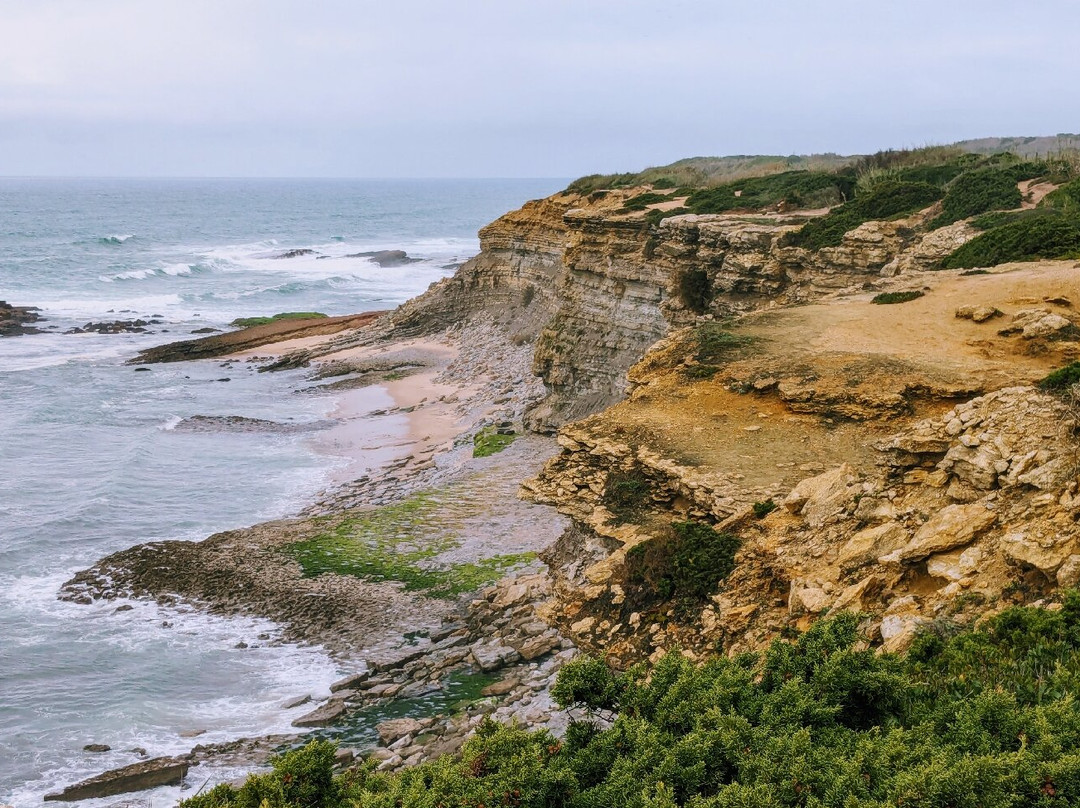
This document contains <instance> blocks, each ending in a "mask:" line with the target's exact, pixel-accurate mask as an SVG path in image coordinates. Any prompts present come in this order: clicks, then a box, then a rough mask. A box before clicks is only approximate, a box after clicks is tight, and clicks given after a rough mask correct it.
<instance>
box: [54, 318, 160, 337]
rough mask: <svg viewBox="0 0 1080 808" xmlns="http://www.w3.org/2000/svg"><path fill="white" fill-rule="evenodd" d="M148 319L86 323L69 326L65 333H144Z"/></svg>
mask: <svg viewBox="0 0 1080 808" xmlns="http://www.w3.org/2000/svg"><path fill="white" fill-rule="evenodd" d="M150 324H151V323H150V321H148V320H113V321H112V322H100V323H93V322H91V323H87V324H86V325H84V326H82V327H81V328H78V327H77V328H69V329H68V330H67V331H65V332H64V333H65V334H144V333H146V331H147V328H146V326H148V325H150Z"/></svg>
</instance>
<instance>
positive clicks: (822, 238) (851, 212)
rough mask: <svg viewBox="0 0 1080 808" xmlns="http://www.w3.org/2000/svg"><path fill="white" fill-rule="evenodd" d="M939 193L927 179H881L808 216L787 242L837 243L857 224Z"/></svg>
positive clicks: (814, 246)
mask: <svg viewBox="0 0 1080 808" xmlns="http://www.w3.org/2000/svg"><path fill="white" fill-rule="evenodd" d="M942 193H943V192H942V190H941V188H939V187H938V186H936V185H931V184H930V183H927V182H908V181H905V180H898V179H887V180H883V181H882V182H879V183H878V184H876V185H874V186H873V189H872V190H871V191H870V192H868V193H866V194H863V195H860V196H858V197H856V198H855V199H854V200H852V201H851V202H847V203H845V204H843V205H841V206H840V207H838V208H835V209H833V210H831V211H829V212H828V213H826V214H825V215H824V216H820V217H818V218H816V219H811V220H810V221H809V222H807V223H806V224H805V225H804V226H803V227H802V229H800V230H798V231H796V232H795V233H792V234H791V235H790V236H789V237H788V243H789V244H791V245H794V246H796V247H806V248H807V249H811V250H819V249H821V248H822V247H837V246H839V245H840V243H841V242H842V241H843V238H844V234H845V233H847V232H849V231H850V230H854V229H855V228H856V227H858V226H859V225H860V224H863V223H864V222H870V221H875V220H879V219H891V218H893V217H896V216H906V215H909V214H911V213H914V212H915V211H918V210H922V209H923V208H925V207H927V206H929V205H932V204H933V203H934V202H936V201H937V200H939V199H941V196H942Z"/></svg>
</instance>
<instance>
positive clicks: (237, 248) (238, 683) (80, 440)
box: [0, 179, 562, 808]
mask: <svg viewBox="0 0 1080 808" xmlns="http://www.w3.org/2000/svg"><path fill="white" fill-rule="evenodd" d="M561 184H562V183H560V182H558V181H550V180H544V181H460V182H458V181H443V182H426V183H425V182H398V183H394V182H345V181H233V180H210V181H206V180H200V181H188V180H167V181H166V180H22V179H20V180H10V179H0V299H6V300H8V301H9V302H11V303H15V304H18V305H37V306H40V307H42V309H43V312H42V314H43V315H44V316H45V317H46V318H47V320H46V321H45V322H42V323H40V325H41V326H55V328H54V329H52V331H51V332H50V333H44V334H40V335H32V336H24V337H15V338H5V339H0V430H2V432H0V434H2V436H3V438H2V441H0V705H2V709H0V761H2V764H3V765H0V802H11V803H13V804H15V805H16V806H18V807H19V808H21V806H24V805H36V804H39V802H40V799H41V796H42V794H44V793H45V792H46V791H50V790H54V789H55V788H57V787H59V786H63V785H66V784H70V783H72V782H74V781H76V780H79V779H81V778H84V777H87V776H90V775H92V774H96V773H98V772H100V771H102V770H104V769H106V768H109V767H112V766H118V765H124V764H126V763H130V762H134V761H135V760H137V759H138V758H137V756H136V755H135V754H134V753H133V752H130V751H126V750H131V749H133V748H135V747H142V748H145V749H146V750H147V751H148V752H149V753H150V754H151V755H159V754H172V753H177V752H183V751H186V750H188V749H190V747H191V746H192V745H193V744H194V743H196V742H199V743H203V742H215V741H221V740H227V739H231V738H236V737H241V736H245V735H253V734H260V733H267V732H280V731H285V730H287V729H288V725H289V722H290V721H291V720H292V718H294V717H295V716H296V715H297V713H298V712H303V711H304V710H305V709H310V707H308V708H298V709H297V710H293V711H292V712H291V713H289V712H286V711H284V710H282V709H281V708H280V704H281V703H283V702H284V701H286V700H288V699H290V698H292V697H295V696H298V695H304V694H306V693H311V694H312V695H316V696H317V695H320V694H322V693H325V692H326V690H327V687H328V685H329V683H330V682H331V681H333V680H334V679H335V678H337V676H338V675H339V674H340V671H339V670H338V668H337V666H336V664H335V663H334V662H333V661H332V660H330V659H329V658H328V657H327V656H326V655H325V654H324V653H323V652H322V651H321V650H320V649H318V648H298V647H296V646H290V645H285V644H280V643H274V637H275V633H276V629H275V627H274V626H273V625H271V624H269V623H265V622H261V621H255V620H244V619H224V618H217V617H210V616H207V615H204V614H201V613H199V612H197V611H193V610H190V609H164V608H161V607H158V606H156V605H152V604H146V603H132V604H125V605H131V606H133V608H131V609H129V610H124V611H117V607H118V606H120V605H121V604H118V603H111V604H95V605H93V606H80V605H76V604H70V603H64V602H60V601H58V600H57V599H56V593H57V590H58V588H59V587H60V585H61V584H62V583H63V582H64V581H65V580H66V579H67V578H68V577H69V576H70V575H71V574H72V573H73V572H75V571H76V570H78V569H81V568H84V567H86V566H88V565H90V564H92V563H93V562H94V561H95V560H97V559H98V558H100V557H101V556H103V555H105V554H108V553H110V552H113V551H116V550H120V549H123V548H125V547H128V546H131V545H133V544H136V543H139V542H145V541H152V540H161V539H190V540H196V539H200V538H202V537H204V536H206V535H208V534H210V533H212V532H215V531H218V530H223V529H228V528H233V527H238V526H242V525H246V524H250V523H252V522H255V521H258V520H261V519H267V518H273V517H277V516H281V515H285V514H287V513H290V512H292V511H295V510H296V509H298V508H299V507H301V506H302V505H303V504H304V503H305V502H307V501H308V500H309V499H310V498H311V497H312V496H313V495H314V494H315V492H316V491H317V490H319V488H320V487H321V486H322V485H324V484H325V483H326V482H327V481H328V480H329V479H330V477H331V475H332V473H333V472H334V471H335V469H336V468H339V467H340V465H341V464H342V463H343V462H344V460H343V459H342V458H337V457H334V456H332V455H327V454H319V453H318V452H317V451H316V450H315V449H316V445H317V441H316V440H313V439H312V435H311V434H304V433H274V432H243V433H230V432H192V431H184V430H178V429H174V428H173V427H174V426H175V425H176V423H177V422H178V421H179V420H180V419H181V418H183V417H187V416H190V415H195V414H205V415H243V416H247V417H252V418H265V419H268V420H274V421H282V422H289V423H307V422H314V421H318V420H321V419H322V418H324V417H325V416H326V415H327V414H328V413H329V412H330V411H331V410H332V408H333V406H334V402H333V399H332V398H329V397H325V396H313V395H288V393H289V392H290V391H292V390H293V389H295V388H296V387H297V386H298V383H299V381H300V375H299V372H290V373H284V374H259V373H256V372H254V371H253V370H252V369H250V368H249V367H248V366H245V365H243V364H235V365H232V366H231V367H223V366H222V363H218V362H203V363H183V364H174V365H155V366H153V368H152V370H151V371H150V372H137V371H135V370H134V368H132V367H131V366H129V365H125V364H124V361H125V360H126V359H128V358H130V357H131V356H133V355H134V353H135V352H136V351H137V350H138V349H140V348H143V347H147V346H149V345H153V344H159V343H161V342H165V341H169V340H172V339H178V338H181V337H184V336H187V335H188V334H189V333H190V332H191V331H192V330H194V329H196V328H200V327H218V328H220V327H225V325H226V324H227V323H228V322H229V321H230V320H232V319H233V318H235V317H239V316H251V315H265V314H274V313H276V312H279V311H309V310H315V311H322V312H325V313H327V314H344V313H349V312H355V311H363V310H371V309H375V308H388V307H391V306H393V305H395V304H397V303H399V302H401V301H403V300H404V299H407V298H408V297H410V296H412V295H415V294H417V293H418V292H420V291H422V290H423V289H424V288H425V287H426V286H427V285H428V284H429V283H430V282H432V281H434V280H437V279H439V278H441V277H444V276H446V275H447V274H449V273H450V271H451V269H447V268H445V267H447V266H448V265H450V264H452V263H454V262H456V261H460V260H464V259H465V258H467V257H468V256H469V255H471V254H473V253H475V251H476V250H477V248H478V243H477V241H476V238H475V232H476V230H477V228H479V227H480V226H482V225H483V224H485V223H487V222H488V221H490V220H492V219H494V218H495V217H496V216H498V215H499V214H501V213H502V212H504V211H506V210H509V209H511V208H513V207H516V206H518V205H520V204H521V203H522V202H523V201H525V200H526V199H529V198H534V197H538V196H543V195H545V194H547V193H550V192H552V191H553V190H555V189H556V188H557V187H558V186H559V185H561ZM293 248H304V249H312V250H314V251H315V252H316V254H317V255H325V256H328V257H325V258H319V257H317V255H304V256H301V257H297V258H273V257H270V256H273V255H277V254H280V253H281V252H283V251H285V250H287V249H293ZM376 249H404V250H406V251H407V252H408V253H409V254H410V255H412V256H416V257H419V258H421V259H423V260H422V261H420V262H418V263H414V264H409V265H407V266H403V267H398V268H392V269H391V268H387V269H382V268H380V267H378V266H377V265H375V264H373V263H371V262H370V261H369V260H368V259H365V258H347V257H344V256H346V255H349V254H352V253H356V252H362V251H367V250H376ZM152 315H160V316H161V319H162V320H164V321H165V322H164V323H163V324H162V325H160V326H156V327H152V328H153V329H155V330H156V331H157V332H158V333H152V334H119V335H99V334H79V335H67V334H63V333H59V332H62V331H64V330H66V329H68V328H70V327H72V326H75V325H82V324H83V323H85V322H87V321H89V320H94V321H99V320H113V319H133V318H136V317H141V318H143V319H148V318H149V317H150V316H152ZM166 331H167V333H165V332H166ZM225 379H227V380H228V381H225ZM378 406H380V399H379V396H378V393H377V391H372V409H376V408H377V407H378ZM383 406H384V403H383ZM392 428H393V425H391V424H387V423H385V422H384V423H380V424H374V423H373V424H372V432H371V434H372V435H373V436H374V435H386V434H388V430H391V429H392ZM315 434H317V433H315ZM241 641H243V642H244V643H247V644H248V646H249V647H247V648H238V647H236V646H237V644H238V643H240V642H241ZM191 730H205V731H206V732H205V734H203V735H200V736H199V737H198V741H193V740H191V739H190V738H182V737H180V733H181V732H185V731H191ZM88 743H105V744H109V745H110V746H112V748H113V751H111V752H109V753H106V754H93V753H86V752H83V751H82V747H83V746H84V745H85V744H88ZM176 796H177V795H176V794H174V793H172V792H169V791H167V790H166V791H165V792H160V793H158V792H156V793H155V796H154V799H155V801H156V802H157V803H158V804H166V803H167V802H168V801H169V800H174V799H175V798H176Z"/></svg>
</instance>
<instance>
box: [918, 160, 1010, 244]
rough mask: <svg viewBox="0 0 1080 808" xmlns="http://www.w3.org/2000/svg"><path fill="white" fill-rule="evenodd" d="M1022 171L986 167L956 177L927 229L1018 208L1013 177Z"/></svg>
mask: <svg viewBox="0 0 1080 808" xmlns="http://www.w3.org/2000/svg"><path fill="white" fill-rule="evenodd" d="M1023 173H1024V172H1022V171H1018V170H1017V168H1016V167H1015V166H1008V167H986V168H980V169H977V170H975V171H968V172H966V173H964V174H961V175H960V176H958V177H957V178H956V179H955V180H953V182H952V183H950V185H949V186H948V188H947V189H946V192H945V198H944V199H943V200H942V201H941V207H942V213H941V215H940V216H938V217H937V218H936V219H934V220H933V221H932V222H931V223H930V228H931V229H934V228H938V227H944V226H945V225H947V224H952V223H953V222H958V221H960V220H961V219H967V218H969V217H971V216H977V215H978V214H980V213H986V212H987V211H991V210H1009V209H1011V208H1018V207H1020V204H1021V203H1022V202H1023V197H1022V196H1021V195H1020V189H1019V188H1018V187H1017V182H1018V180H1017V176H1018V175H1022V174H1023Z"/></svg>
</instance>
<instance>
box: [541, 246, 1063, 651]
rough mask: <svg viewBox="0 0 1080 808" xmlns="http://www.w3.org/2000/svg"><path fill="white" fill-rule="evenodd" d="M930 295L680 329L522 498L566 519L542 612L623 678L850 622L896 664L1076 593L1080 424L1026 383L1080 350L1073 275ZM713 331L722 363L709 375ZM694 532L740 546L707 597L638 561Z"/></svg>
mask: <svg viewBox="0 0 1080 808" xmlns="http://www.w3.org/2000/svg"><path fill="white" fill-rule="evenodd" d="M923 281H924V283H923V286H924V287H925V288H926V289H927V291H926V294H925V296H924V297H922V298H919V299H918V300H915V301H912V302H909V303H905V304H902V305H896V306H875V305H873V304H871V303H870V302H869V299H868V298H869V295H867V294H863V295H855V296H846V297H841V298H837V299H833V300H830V301H828V302H821V303H817V304H813V305H806V306H798V307H788V308H782V309H774V310H770V311H767V312H760V313H756V314H749V315H745V316H743V317H742V318H740V319H738V320H737V321H735V322H734V323H733V324H732V325H730V326H728V328H730V329H731V330H730V332H726V331H725V332H717V331H716V324H715V323H705V324H699V325H697V326H696V327H693V328H687V329H682V330H679V331H676V332H674V333H673V334H672V335H671V336H670V337H668V338H667V339H665V340H664V341H662V342H661V343H660V344H658V345H657V346H656V347H655V348H654V349H653V350H652V351H650V352H649V353H648V354H647V355H646V357H645V358H644V359H643V360H642V361H641V362H640V363H638V364H637V365H636V366H635V367H634V368H632V370H631V372H630V379H631V380H632V382H633V389H632V391H631V393H630V396H629V398H628V399H627V400H626V401H624V402H622V403H620V404H617V405H615V406H614V407H612V408H610V409H608V410H606V411H604V412H602V413H599V414H596V415H594V416H592V417H591V418H588V419H585V420H583V421H580V422H577V423H574V424H570V425H568V426H566V427H564V428H563V429H562V430H561V432H560V434H559V441H560V445H561V446H562V448H563V451H562V453H561V454H560V455H559V456H558V457H556V458H555V459H554V460H552V461H551V462H550V463H549V464H548V466H547V467H546V468H545V469H544V471H543V473H542V474H541V475H539V477H538V478H537V479H535V480H531V481H528V482H527V483H526V484H525V495H526V496H527V497H528V498H531V499H533V500H535V501H539V502H545V503H548V504H551V505H554V506H555V507H556V508H558V509H559V510H560V511H561V512H562V513H564V514H566V515H567V516H569V517H570V518H571V519H572V520H573V523H574V526H573V527H572V528H571V529H570V530H568V531H567V532H566V533H565V534H564V535H563V537H562V539H560V541H559V542H557V543H556V545H555V546H554V547H552V548H551V549H550V550H549V551H548V552H547V554H546V557H545V560H546V561H547V562H548V564H549V566H550V568H551V571H552V575H553V579H554V589H553V591H554V597H553V599H552V601H550V602H549V604H548V605H547V607H546V610H545V617H546V618H547V619H549V620H551V621H553V622H557V623H559V624H560V626H561V627H562V628H563V630H564V631H565V632H567V633H568V634H569V636H571V637H572V638H573V639H574V641H575V642H577V643H578V644H580V645H581V646H583V647H585V648H588V649H591V650H592V651H594V652H597V653H601V654H605V655H607V656H608V657H609V658H611V659H612V660H613V661H616V662H618V663H620V664H629V663H630V662H633V661H636V660H638V659H642V658H646V657H655V656H656V655H657V654H659V653H661V652H662V651H664V650H667V649H670V648H672V647H676V646H678V647H681V648H683V649H684V650H685V651H686V652H687V653H691V654H707V653H714V652H716V651H717V650H718V649H719V650H723V651H725V652H729V653H735V652H738V651H742V650H749V649H755V648H759V647H761V646H762V645H764V644H765V643H767V642H768V641H770V640H771V639H772V638H773V637H775V636H776V635H777V634H778V633H781V632H784V631H785V630H788V629H789V628H796V627H797V628H805V627H806V625H808V623H809V622H810V620H812V619H813V618H814V617H816V616H818V615H820V614H824V613H827V612H828V611H830V610H842V609H849V610H854V611H859V612H862V613H864V614H866V615H868V616H867V619H866V622H865V624H864V631H865V633H866V635H867V637H868V639H870V640H872V641H874V642H878V643H881V644H882V645H883V646H884V647H886V648H888V649H890V650H893V649H899V648H902V647H904V646H905V645H906V643H907V642H909V641H910V639H911V637H912V636H913V634H914V632H915V631H916V630H917V629H918V628H919V627H920V626H921V625H923V624H925V623H927V622H928V621H932V620H934V619H935V618H938V617H942V616H949V617H957V616H959V617H960V618H964V617H968V618H974V617H976V616H978V615H981V614H984V613H985V612H986V611H987V610H990V609H995V608H1000V607H1001V606H1003V605H1006V604H1008V603H1010V602H1029V601H1032V600H1036V599H1039V598H1041V597H1044V596H1046V595H1047V594H1049V593H1050V592H1052V591H1053V590H1054V589H1055V588H1057V587H1060V586H1072V585H1075V584H1076V583H1077V582H1078V581H1080V528H1078V526H1077V524H1076V520H1077V519H1078V518H1080V497H1077V485H1078V477H1077V474H1078V471H1080V444H1078V443H1077V439H1076V436H1075V431H1076V428H1077V409H1076V407H1075V406H1072V405H1070V404H1069V403H1067V402H1063V401H1062V400H1061V399H1060V398H1059V397H1055V396H1052V395H1048V394H1046V393H1042V392H1039V391H1037V390H1036V389H1034V388H1033V387H1032V386H1031V384H1032V382H1034V381H1035V380H1037V379H1040V378H1042V377H1043V376H1045V375H1046V374H1047V372H1049V370H1051V369H1053V368H1055V367H1058V366H1060V365H1061V364H1063V363H1066V362H1068V361H1071V360H1073V359H1075V358H1076V357H1077V356H1078V355H1080V344H1078V343H1077V342H1076V341H1075V338H1076V334H1077V333H1078V331H1077V329H1076V326H1075V324H1074V323H1073V321H1074V320H1075V319H1076V317H1075V315H1073V314H1072V311H1071V306H1070V305H1069V302H1070V301H1071V300H1075V299H1080V283H1078V281H1077V279H1076V277H1075V272H1074V270H1073V266H1072V262H1067V263H1058V264H1045V265H1015V266H1012V267H1007V268H1002V269H1000V270H995V272H994V274H990V275H982V276H961V275H959V274H958V273H935V274H934V275H933V276H924V277H923ZM1047 299H1049V300H1050V301H1052V302H1048V300H1047ZM995 312H996V314H995ZM718 333H723V334H725V335H726V337H725V339H724V340H722V341H721V344H723V345H726V346H727V348H726V352H724V353H720V354H714V355H712V356H709V357H706V359H707V360H708V364H706V363H703V361H702V358H703V354H702V348H701V346H702V340H703V339H705V340H708V339H712V340H713V341H714V342H715V341H716V339H717V335H718ZM627 493H629V494H630V495H631V496H630V497H629V498H628V497H627V496H626V494H627ZM755 505H756V506H757V508H756V512H755ZM770 507H772V508H773V509H772V510H771V511H770V510H769V509H770ZM686 521H691V522H694V523H698V524H702V525H708V526H710V527H711V528H712V529H713V530H715V531H716V534H717V536H719V534H720V533H726V534H731V535H733V536H735V537H737V539H738V541H739V543H740V546H739V549H738V551H737V553H736V554H735V557H734V568H733V570H732V571H731V573H730V574H728V575H727V576H726V577H725V578H724V579H723V580H720V576H719V575H717V576H716V581H715V584H716V585H715V587H714V588H713V590H714V591H713V593H712V595H711V596H710V597H708V598H706V599H704V600H702V599H690V600H680V599H679V597H678V596H677V594H678V593H677V591H676V597H674V598H673V597H671V593H670V586H669V589H668V590H665V589H664V588H663V587H657V586H656V581H657V577H658V572H657V570H656V569H649V568H648V566H647V564H648V563H650V562H649V561H648V559H649V558H650V555H649V552H648V549H647V548H649V547H651V546H652V547H664V548H666V549H665V550H664V552H668V553H670V552H671V548H672V547H673V546H674V545H673V542H674V531H673V526H675V525H677V524H678V523H682V522H686ZM653 555H654V556H655V554H653ZM643 564H645V565H646V566H643Z"/></svg>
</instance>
